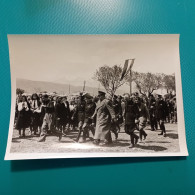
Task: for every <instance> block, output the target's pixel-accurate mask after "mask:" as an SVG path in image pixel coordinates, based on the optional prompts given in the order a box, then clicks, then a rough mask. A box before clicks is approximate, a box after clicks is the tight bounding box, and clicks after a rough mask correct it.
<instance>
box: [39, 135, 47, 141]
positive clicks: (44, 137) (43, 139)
mask: <svg viewBox="0 0 195 195" xmlns="http://www.w3.org/2000/svg"><path fill="white" fill-rule="evenodd" d="M45 140H46V135H43V136H42V137H41V138H40V139H39V140H38V142H45Z"/></svg>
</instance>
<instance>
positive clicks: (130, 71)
mask: <svg viewBox="0 0 195 195" xmlns="http://www.w3.org/2000/svg"><path fill="white" fill-rule="evenodd" d="M134 61H135V59H131V64H130V67H129V86H130V95H131V94H132V67H133V64H134Z"/></svg>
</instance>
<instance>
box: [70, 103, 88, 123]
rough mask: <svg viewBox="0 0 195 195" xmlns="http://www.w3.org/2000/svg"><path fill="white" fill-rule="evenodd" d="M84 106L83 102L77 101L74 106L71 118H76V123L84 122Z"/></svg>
mask: <svg viewBox="0 0 195 195" xmlns="http://www.w3.org/2000/svg"><path fill="white" fill-rule="evenodd" d="M85 104H86V103H85V101H84V100H79V101H78V103H77V105H76V108H75V111H74V114H73V118H77V121H78V122H80V121H84V119H85Z"/></svg>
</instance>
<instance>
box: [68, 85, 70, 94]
mask: <svg viewBox="0 0 195 195" xmlns="http://www.w3.org/2000/svg"><path fill="white" fill-rule="evenodd" d="M68 91H69V95H70V84H69V86H68Z"/></svg>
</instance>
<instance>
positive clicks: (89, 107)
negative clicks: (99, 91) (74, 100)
mask: <svg viewBox="0 0 195 195" xmlns="http://www.w3.org/2000/svg"><path fill="white" fill-rule="evenodd" d="M95 109H96V104H95V103H94V102H92V101H91V102H89V103H86V104H85V120H84V122H85V123H89V122H92V120H91V117H92V116H93V114H94V112H95Z"/></svg>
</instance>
